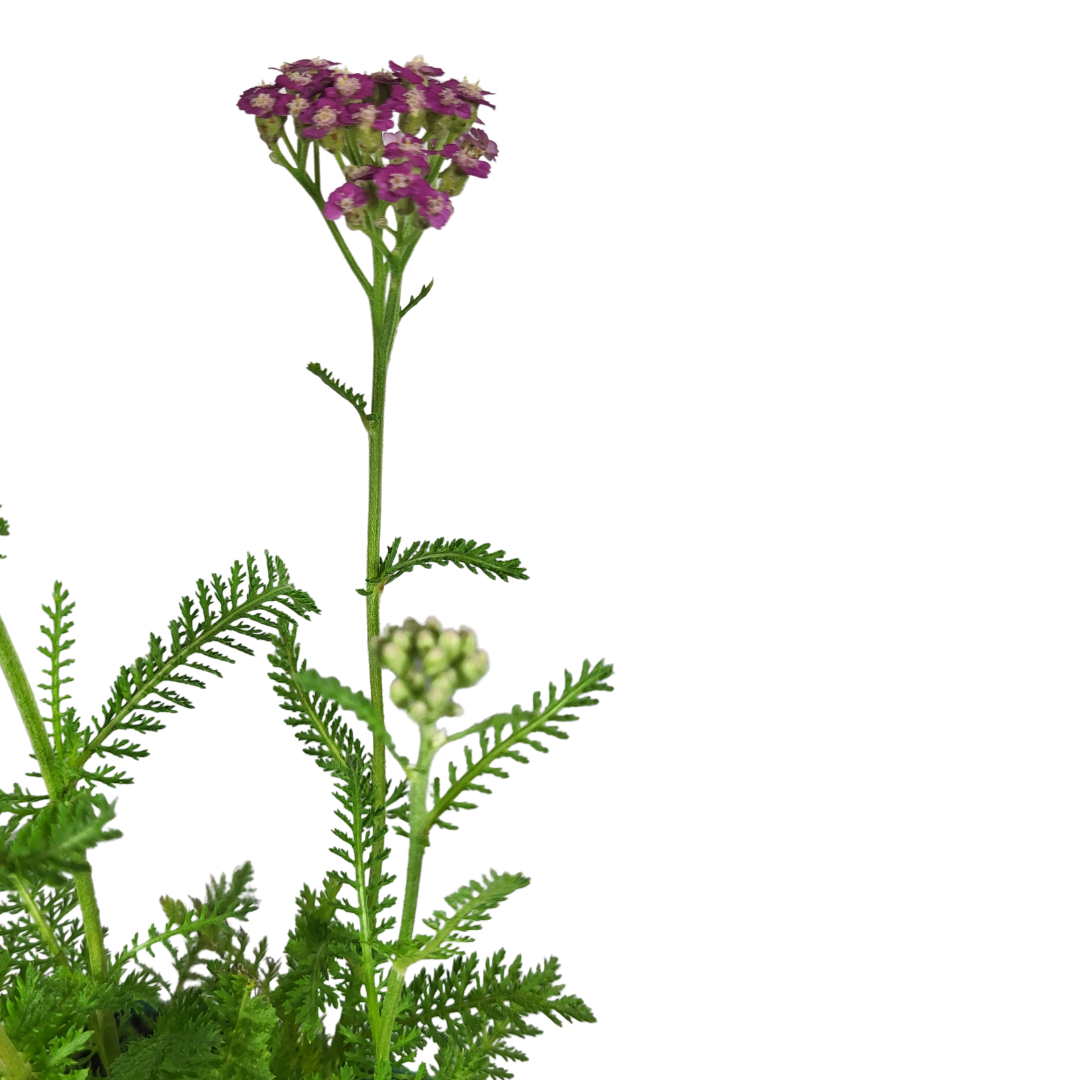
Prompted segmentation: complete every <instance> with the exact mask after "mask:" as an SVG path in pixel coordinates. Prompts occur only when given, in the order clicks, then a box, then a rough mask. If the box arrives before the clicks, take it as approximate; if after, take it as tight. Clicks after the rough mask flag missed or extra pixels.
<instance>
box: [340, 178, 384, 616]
mask: <svg viewBox="0 0 1080 1080" xmlns="http://www.w3.org/2000/svg"><path fill="white" fill-rule="evenodd" d="M374 171H375V170H374V169H373V168H372V167H371V166H370V165H346V166H345V179H346V180H348V181H349V183H350V184H356V183H359V182H360V181H361V180H366V179H367V178H368V177H369V176H370V175H371V174H372V173H373V172H374ZM383 633H386V631H385V630H384V631H383Z"/></svg>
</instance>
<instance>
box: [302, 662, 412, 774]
mask: <svg viewBox="0 0 1080 1080" xmlns="http://www.w3.org/2000/svg"><path fill="white" fill-rule="evenodd" d="M296 683H297V685H298V686H299V687H300V688H301V689H302V690H304V691H306V692H308V693H313V694H317V695H318V696H319V697H320V698H322V699H323V700H325V701H333V702H336V703H337V704H338V705H340V706H341V707H342V708H343V709H348V710H349V712H351V713H354V714H355V715H356V716H358V717H359V718H360V719H361V720H363V721H364V723H365V724H367V726H368V728H369V729H370V730H371V733H372V734H373V735H375V736H376V737H377V738H379V739H381V740H382V741H383V745H385V747H386V749H387V750H389V751H390V754H391V755H392V756H393V758H394V760H395V761H396V762H397V763H398V764H399V765H400V766H401V767H402V768H403V769H404V770H405V771H406V772H408V770H409V760H408V758H406V757H403V756H402V755H401V754H399V753H398V752H397V748H396V747H395V746H394V740H393V739H391V738H390V733H389V732H388V731H387V730H386V725H385V724H384V723H383V718H382V717H381V716H380V715H379V712H378V710H377V709H376V708H375V706H374V705H372V703H371V702H370V701H369V700H368V699H367V698H366V697H365V696H364V695H363V694H361V693H359V692H358V691H356V690H351V689H350V688H349V687H347V686H345V685H343V684H342V683H341V682H339V681H338V680H337V679H336V678H334V677H333V676H324V675H320V674H319V673H318V672H317V671H316V670H315V669H314V668H305V669H303V670H301V671H299V672H297V674H296Z"/></svg>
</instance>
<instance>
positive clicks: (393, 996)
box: [375, 724, 437, 1059]
mask: <svg viewBox="0 0 1080 1080" xmlns="http://www.w3.org/2000/svg"><path fill="white" fill-rule="evenodd" d="M436 749H437V746H436V745H435V725H434V724H421V725H420V752H419V754H418V756H417V761H416V768H415V771H414V772H413V773H411V774H410V776H409V867H408V871H407V872H406V878H405V898H404V901H403V903H402V908H401V928H400V931H399V933H398V940H397V944H398V948H399V949H407V948H408V947H409V945H410V943H411V942H412V936H413V927H414V926H415V925H416V905H417V901H418V900H419V898H420V872H421V870H422V869H423V865H424V850H425V849H426V848H427V844H428V841H427V835H426V832H425V829H424V825H425V823H426V819H427V795H428V781H429V778H430V774H431V759H432V758H433V757H434V756H435V751H436ZM407 968H408V963H407V962H402V961H400V960H399V961H395V962H394V965H393V967H392V968H391V969H390V975H389V978H388V980H387V987H386V997H385V998H384V999H383V1009H382V1024H383V1040H382V1044H381V1045H380V1044H379V1043H376V1046H375V1050H376V1056H377V1058H379V1059H381V1058H384V1057H388V1056H389V1053H390V1036H391V1035H392V1033H393V1030H394V1021H395V1020H396V1019H397V1011H398V1006H399V1005H400V1004H401V993H402V991H403V990H404V989H405V971H406V969H407Z"/></svg>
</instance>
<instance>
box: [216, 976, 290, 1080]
mask: <svg viewBox="0 0 1080 1080" xmlns="http://www.w3.org/2000/svg"><path fill="white" fill-rule="evenodd" d="M253 990H254V987H253V985H252V984H251V982H250V980H248V979H247V978H245V977H244V976H243V975H229V976H226V977H225V978H224V979H223V980H222V982H221V983H220V985H219V986H218V988H217V991H216V993H215V998H216V1000H217V1004H218V1009H217V1012H218V1021H219V1023H220V1024H221V1028H222V1032H223V1045H222V1050H221V1065H220V1067H219V1069H218V1073H217V1080H274V1078H273V1074H272V1073H271V1072H270V1045H269V1044H270V1037H271V1035H273V1033H274V1030H275V1029H276V1028H277V1023H278V1018H277V1014H276V1013H275V1012H274V1007H273V1005H271V1003H270V1000H269V999H268V998H267V997H265V996H264V995H257V996H256V995H255V994H254V993H253Z"/></svg>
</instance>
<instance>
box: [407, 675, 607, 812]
mask: <svg viewBox="0 0 1080 1080" xmlns="http://www.w3.org/2000/svg"><path fill="white" fill-rule="evenodd" d="M613 670H614V669H613V668H612V666H611V664H605V663H604V661H603V660H601V661H600V662H599V663H597V664H590V663H589V661H588V660H586V661H585V663H584V665H583V666H582V669H581V674H580V675H579V676H578V678H577V679H576V680H575V679H574V678H573V676H571V674H570V672H569V671H567V672H565V682H564V685H563V688H562V690H561V691H560V690H558V689H557V688H556V686H555V684H554V683H550V684H549V685H548V702H547V704H546V705H545V704H544V703H543V699H542V696H541V693H540V691H539V690H537V691H536V693H535V694H533V705H532V709H530V710H527V711H526V710H525V709H522V708H521V706H520V705H515V706H514V708H513V710H512V711H511V712H509V713H496V714H495V715H494V716H489V717H488V718H487V719H486V720H481V721H480V722H479V723H477V724H473V725H472V726H471V727H468V728H465V730H464V731H459V732H457V733H456V734H454V735H451V736H450V738H449V739H448V740H447V742H455V741H457V740H459V739H467V738H470V737H471V736H474V735H475V736H476V737H477V740H478V742H479V754H478V755H476V754H474V751H473V748H472V747H471V746H466V747H465V768H464V770H462V771H460V772H459V769H458V766H457V765H456V764H455V763H454V762H450V764H449V767H448V770H449V776H448V778H447V782H446V785H445V790H444V787H443V784H442V781H441V779H440V778H439V777H436V778H435V780H434V782H433V784H432V798H433V801H434V805H433V807H432V809H431V811H430V813H429V814H428V817H427V826H426V829H427V830H430V829H431V828H432V827H433V826H435V825H438V826H439V827H440V828H444V829H454V828H457V826H456V825H451V824H450V823H449V822H447V821H444V820H443V815H444V814H445V813H447V811H450V810H472V809H475V807H476V803H470V802H465V801H463V800H462V798H461V797H462V796H463V795H464V794H465V793H466V792H469V791H477V792H480V793H482V794H484V795H490V794H491V789H490V788H488V787H486V786H484V785H483V784H482V783H480V782H479V780H480V778H481V777H483V776H496V777H499V778H500V779H503V780H505V779H506V777H507V776H508V775H509V774H508V773H507V772H506V770H505V769H503V768H501V767H500V766H499V765H498V764H497V762H499V761H501V760H504V759H509V760H513V761H518V762H521V763H522V764H523V765H527V764H528V763H529V758H527V757H526V756H525V754H524V753H523V751H524V749H525V748H526V747H529V748H531V749H533V750H536V751H538V752H540V753H543V754H546V753H547V750H548V748H547V747H546V746H545V745H544V744H543V743H542V742H540V741H539V736H541V735H545V736H549V737H550V738H553V739H566V738H569V736H568V735H567V733H566V732H565V731H563V730H562V729H561V728H559V727H556V726H555V725H556V724H568V723H572V722H573V721H575V720H577V717H576V716H574V715H572V714H571V713H569V712H568V711H567V710H568V709H581V708H585V707H587V706H589V705H595V704H596V701H597V699H596V698H594V697H591V696H590V695H591V694H594V693H598V692H600V691H607V690H611V687H610V686H609V685H608V684H607V682H606V681H605V680H607V679H608V678H609V677H610V676H611V673H612V671H613Z"/></svg>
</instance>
